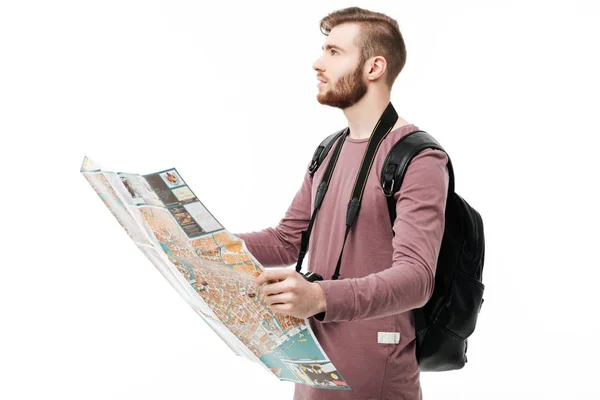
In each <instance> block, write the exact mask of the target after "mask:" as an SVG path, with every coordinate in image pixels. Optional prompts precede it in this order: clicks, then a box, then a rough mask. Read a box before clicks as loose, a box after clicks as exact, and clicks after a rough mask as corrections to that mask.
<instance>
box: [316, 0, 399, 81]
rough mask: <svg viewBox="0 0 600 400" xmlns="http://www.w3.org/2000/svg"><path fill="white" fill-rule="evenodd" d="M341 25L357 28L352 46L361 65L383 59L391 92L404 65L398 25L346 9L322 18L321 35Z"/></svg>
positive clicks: (373, 14) (374, 14) (382, 17)
mask: <svg viewBox="0 0 600 400" xmlns="http://www.w3.org/2000/svg"><path fill="white" fill-rule="evenodd" d="M344 23H357V24H358V25H359V26H360V33H359V35H358V37H357V40H356V41H355V43H354V44H355V45H356V46H357V47H358V48H359V49H360V64H361V65H362V64H364V62H365V61H366V60H367V59H368V58H371V57H375V56H382V57H383V58H385V60H386V61H387V70H386V76H385V80H386V83H387V84H388V86H389V88H390V89H391V88H392V85H393V84H394V81H395V80H396V78H397V77H398V75H399V74H400V71H402V68H404V64H405V63H406V47H405V45H404V39H403V38H402V34H401V33H400V28H399V27H398V22H397V21H396V20H395V19H393V18H391V17H389V16H387V15H385V14H382V13H378V12H374V11H369V10H365V9H364V8H359V7H348V8H344V9H341V10H337V11H334V12H332V13H330V14H328V15H327V16H325V17H323V18H322V19H321V21H320V28H321V32H322V33H323V34H324V35H325V36H329V33H330V32H331V30H332V29H333V28H334V27H336V26H338V25H340V24H344Z"/></svg>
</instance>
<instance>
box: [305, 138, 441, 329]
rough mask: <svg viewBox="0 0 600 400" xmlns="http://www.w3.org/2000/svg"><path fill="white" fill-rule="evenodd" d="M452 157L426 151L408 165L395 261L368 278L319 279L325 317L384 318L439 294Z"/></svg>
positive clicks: (397, 223) (398, 210)
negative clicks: (438, 274) (438, 275)
mask: <svg viewBox="0 0 600 400" xmlns="http://www.w3.org/2000/svg"><path fill="white" fill-rule="evenodd" d="M447 162H448V158H447V156H446V154H445V153H444V152H442V151H439V150H432V149H428V150H424V151H423V152H421V153H420V154H419V155H417V156H416V157H415V158H414V159H413V160H412V162H411V163H410V164H409V167H408V168H407V171H406V175H405V177H404V181H403V183H402V187H401V188H400V190H399V191H398V192H397V193H396V194H395V195H394V198H395V200H396V220H395V221H394V232H395V236H394V238H393V241H392V244H393V247H394V254H393V263H392V266H391V267H390V268H387V269H385V270H383V271H380V272H378V273H374V274H370V275H368V276H365V277H363V278H355V279H353V278H350V279H340V280H335V281H333V280H326V281H318V282H317V283H318V284H319V285H321V287H322V288H323V292H324V294H325V300H326V301H325V313H324V314H322V313H321V314H318V315H317V316H315V318H316V319H317V320H319V321H321V322H334V321H352V320H361V319H370V318H377V317H383V316H386V315H390V314H397V313H401V312H405V311H408V310H412V309H414V308H419V307H422V306H423V305H424V304H425V303H426V302H427V301H428V300H429V298H430V297H431V295H432V294H433V287H434V284H435V279H434V275H435V269H436V265H437V258H438V254H439V250H440V247H441V242H442V236H443V233H444V221H445V218H444V213H445V208H446V198H447V195H448V183H449V177H448V169H447V166H446V164H447Z"/></svg>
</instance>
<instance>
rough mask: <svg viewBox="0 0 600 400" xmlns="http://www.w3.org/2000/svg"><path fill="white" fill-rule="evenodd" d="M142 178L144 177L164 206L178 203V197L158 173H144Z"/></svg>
mask: <svg viewBox="0 0 600 400" xmlns="http://www.w3.org/2000/svg"><path fill="white" fill-rule="evenodd" d="M144 179H146V181H147V182H148V184H149V185H150V187H151V188H152V190H153V191H154V193H156V195H157V196H158V198H159V199H160V200H161V201H162V202H163V203H164V205H165V206H167V207H168V206H170V205H174V204H179V199H178V198H177V196H175V195H174V194H173V192H172V191H171V189H170V188H169V186H168V185H167V184H166V183H165V181H164V179H163V178H162V177H161V176H160V175H159V174H150V175H144Z"/></svg>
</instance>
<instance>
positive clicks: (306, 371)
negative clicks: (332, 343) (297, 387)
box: [282, 360, 348, 389]
mask: <svg viewBox="0 0 600 400" xmlns="http://www.w3.org/2000/svg"><path fill="white" fill-rule="evenodd" d="M282 361H283V363H284V364H285V366H286V367H288V369H290V370H291V371H292V372H293V373H294V374H295V375H296V376H297V377H298V378H300V379H301V380H302V383H305V384H307V385H310V386H314V387H323V388H339V389H345V388H347V387H348V385H347V384H346V382H344V380H343V379H342V376H341V374H340V373H339V372H338V371H337V370H336V369H335V367H334V366H333V364H332V363H331V361H328V360H323V361H300V360H282Z"/></svg>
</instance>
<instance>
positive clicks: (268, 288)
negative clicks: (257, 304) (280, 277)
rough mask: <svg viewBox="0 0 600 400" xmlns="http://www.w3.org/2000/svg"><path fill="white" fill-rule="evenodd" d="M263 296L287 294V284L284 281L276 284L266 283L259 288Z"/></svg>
mask: <svg viewBox="0 0 600 400" xmlns="http://www.w3.org/2000/svg"><path fill="white" fill-rule="evenodd" d="M261 289H262V291H263V293H264V294H265V295H267V296H268V295H272V294H279V293H284V292H289V288H288V284H287V283H286V282H285V281H282V282H277V283H267V284H265V285H263V287H262V288H261Z"/></svg>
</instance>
